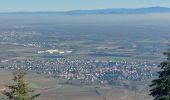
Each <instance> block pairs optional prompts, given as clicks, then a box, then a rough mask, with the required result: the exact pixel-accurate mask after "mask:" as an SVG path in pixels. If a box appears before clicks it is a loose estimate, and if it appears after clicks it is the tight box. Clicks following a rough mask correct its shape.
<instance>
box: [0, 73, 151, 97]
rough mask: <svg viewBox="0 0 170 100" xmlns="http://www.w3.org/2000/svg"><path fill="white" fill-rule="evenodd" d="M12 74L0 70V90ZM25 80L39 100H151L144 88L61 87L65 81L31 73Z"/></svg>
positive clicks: (8, 82)
mask: <svg viewBox="0 0 170 100" xmlns="http://www.w3.org/2000/svg"><path fill="white" fill-rule="evenodd" d="M12 73H13V72H12V71H9V70H8V71H7V70H0V89H3V88H4V85H5V84H10V82H11V79H12ZM26 80H27V82H28V83H30V86H31V87H32V88H34V89H35V90H36V92H38V93H41V96H40V98H39V100H151V98H150V97H149V96H148V95H147V92H146V91H145V90H147V89H145V88H142V89H140V91H136V93H135V91H132V90H127V89H125V88H123V87H109V86H100V88H95V86H72V85H62V84H60V83H61V82H63V81H65V80H61V79H54V78H46V77H45V75H37V74H34V73H31V72H30V73H28V74H27V76H26Z"/></svg>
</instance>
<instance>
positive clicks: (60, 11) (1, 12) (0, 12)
mask: <svg viewBox="0 0 170 100" xmlns="http://www.w3.org/2000/svg"><path fill="white" fill-rule="evenodd" d="M141 8H169V9H170V7H165V6H147V7H135V8H133V7H131V8H129V7H120V8H118V7H117V8H99V9H97V8H96V9H74V10H54V11H52V10H42V11H40V10H39V11H0V14H3V13H4V14H5V13H6V14H8V13H41V12H42V13H43V12H58V13H62V12H71V11H88V10H89V11H90V10H107V9H108V10H109V9H132V10H133V9H141Z"/></svg>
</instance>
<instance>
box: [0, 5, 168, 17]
mask: <svg viewBox="0 0 170 100" xmlns="http://www.w3.org/2000/svg"><path fill="white" fill-rule="evenodd" d="M150 13H170V8H168V7H159V6H157V7H145V8H111V9H95V10H72V11H36V12H4V13H0V14H59V15H89V14H150Z"/></svg>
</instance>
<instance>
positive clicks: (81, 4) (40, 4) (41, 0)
mask: <svg viewBox="0 0 170 100" xmlns="http://www.w3.org/2000/svg"><path fill="white" fill-rule="evenodd" d="M153 6H162V7H170V0H0V12H20V11H69V10H89V9H107V8H141V7H153Z"/></svg>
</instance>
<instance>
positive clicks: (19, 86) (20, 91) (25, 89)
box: [2, 72, 40, 100]
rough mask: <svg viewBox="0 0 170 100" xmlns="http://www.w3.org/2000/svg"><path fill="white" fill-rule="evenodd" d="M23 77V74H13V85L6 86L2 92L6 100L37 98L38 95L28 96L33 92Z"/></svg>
mask: <svg viewBox="0 0 170 100" xmlns="http://www.w3.org/2000/svg"><path fill="white" fill-rule="evenodd" d="M24 76H25V73H22V72H19V73H15V74H14V79H13V81H14V83H13V85H8V86H6V87H7V89H6V90H5V91H3V92H2V93H3V94H4V95H5V96H7V98H8V100H35V99H36V98H37V97H39V95H40V94H35V95H33V96H30V95H31V94H32V92H34V91H33V90H31V89H30V87H29V86H28V84H27V83H26V82H25V80H24Z"/></svg>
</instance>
